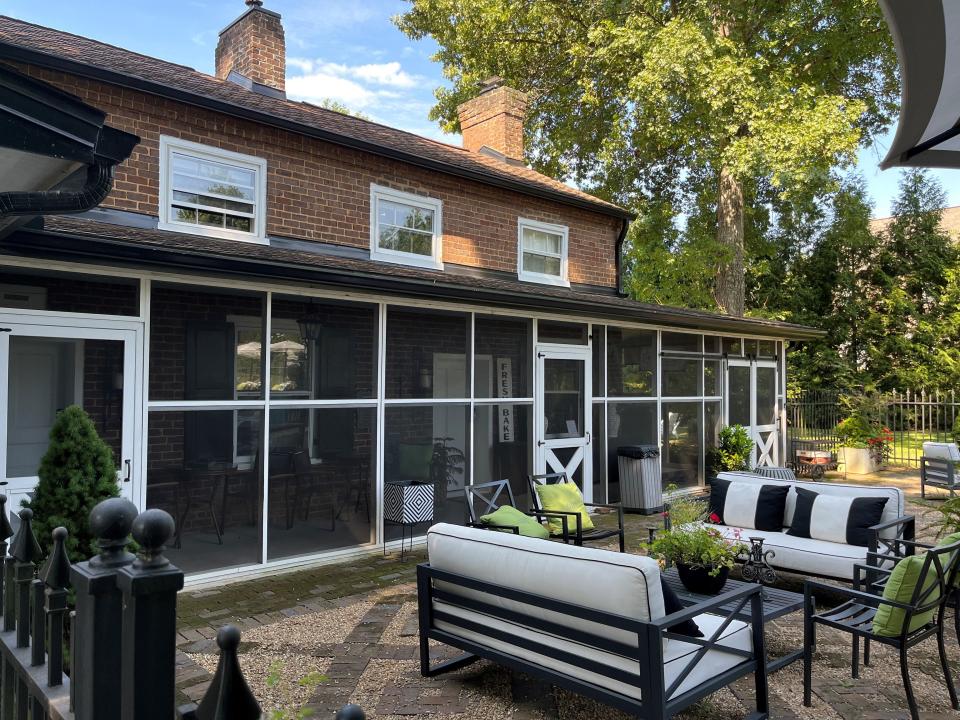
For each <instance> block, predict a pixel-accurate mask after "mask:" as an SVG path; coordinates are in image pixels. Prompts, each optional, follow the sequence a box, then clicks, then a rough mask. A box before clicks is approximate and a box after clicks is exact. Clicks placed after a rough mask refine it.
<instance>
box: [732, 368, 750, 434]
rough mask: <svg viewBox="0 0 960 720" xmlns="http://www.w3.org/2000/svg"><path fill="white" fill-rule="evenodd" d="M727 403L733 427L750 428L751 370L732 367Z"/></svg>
mask: <svg viewBox="0 0 960 720" xmlns="http://www.w3.org/2000/svg"><path fill="white" fill-rule="evenodd" d="M727 378H728V382H729V383H730V385H729V387H728V388H727V403H728V404H729V415H730V424H731V425H743V426H744V427H747V428H748V427H750V402H751V400H750V368H749V367H743V366H739V365H736V366H732V367H730V369H729V370H728V371H727Z"/></svg>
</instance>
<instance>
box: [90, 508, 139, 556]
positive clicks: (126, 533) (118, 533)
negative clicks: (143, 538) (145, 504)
mask: <svg viewBox="0 0 960 720" xmlns="http://www.w3.org/2000/svg"><path fill="white" fill-rule="evenodd" d="M136 517H137V506H136V505H134V504H133V503H132V502H130V501H129V500H127V499H126V498H121V497H114V498H109V499H107V500H104V501H103V502H101V503H98V504H97V505H96V506H94V508H93V510H91V511H90V530H91V531H92V532H93V534H94V535H95V536H96V537H97V545H98V546H99V547H100V555H98V556H97V557H95V558H92V559H91V560H90V563H91V564H92V565H95V566H96V565H100V566H107V567H110V566H118V565H127V564H129V563H130V562H132V561H133V555H131V554H130V553H128V552H127V551H126V547H127V543H128V542H129V541H130V529H131V528H132V527H133V521H134V520H135V519H136Z"/></svg>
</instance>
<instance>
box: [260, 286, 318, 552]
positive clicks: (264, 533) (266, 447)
mask: <svg viewBox="0 0 960 720" xmlns="http://www.w3.org/2000/svg"><path fill="white" fill-rule="evenodd" d="M263 308H264V313H265V315H266V317H265V318H264V324H263V326H262V327H263V329H264V331H263V332H264V337H263V340H262V342H261V343H260V348H261V351H262V352H263V355H264V361H263V363H262V364H261V368H263V375H264V377H263V379H262V381H261V383H260V386H261V387H262V388H263V419H262V420H261V421H260V427H261V432H262V433H263V437H262V440H261V443H260V448H261V450H260V452H261V453H263V454H262V455H261V458H260V473H261V478H260V486H261V487H262V488H263V505H262V506H261V509H260V512H261V513H262V515H261V517H260V527H261V529H262V530H261V537H260V562H261V564H265V563H266V562H267V557H268V555H267V551H268V543H269V539H270V538H269V537H268V533H269V531H270V528H269V522H268V520H269V519H270V337H271V333H272V322H273V293H272V292H271V291H269V290H268V291H267V297H266V300H265V302H264V303H263ZM308 450H309V448H308Z"/></svg>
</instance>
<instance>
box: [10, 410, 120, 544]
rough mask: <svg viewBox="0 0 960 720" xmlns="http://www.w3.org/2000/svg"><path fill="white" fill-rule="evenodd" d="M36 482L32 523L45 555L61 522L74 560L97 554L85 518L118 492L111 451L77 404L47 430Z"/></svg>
mask: <svg viewBox="0 0 960 720" xmlns="http://www.w3.org/2000/svg"><path fill="white" fill-rule="evenodd" d="M38 474H39V476H40V481H39V482H38V483H37V488H36V490H35V492H34V495H33V499H32V500H31V501H29V502H25V503H24V504H23V505H24V507H28V508H30V509H31V510H33V527H34V532H35V533H36V535H37V540H39V541H40V546H41V547H42V548H43V552H44V555H45V556H46V555H49V553H50V550H51V548H52V545H53V540H52V538H51V535H50V534H51V532H52V531H53V530H54V528H56V527H59V526H61V525H62V526H63V527H65V528H66V529H67V531H68V532H69V533H70V534H69V536H68V537H67V550H68V551H69V553H70V558H71V559H72V560H74V561H78V560H86V559H88V558H90V557H92V556H93V555H95V554H96V553H97V546H96V538H95V537H93V535H92V534H91V532H90V528H89V524H88V519H89V517H90V511H91V510H92V509H93V507H94V505H96V504H97V503H99V502H102V501H103V500H106V499H107V498H111V497H116V496H117V495H118V494H119V488H118V486H117V469H116V465H115V464H114V461H113V451H112V450H111V449H110V446H109V445H107V444H106V443H105V442H104V441H103V440H102V439H101V438H100V436H99V435H98V434H97V429H96V428H95V427H94V425H93V422H92V421H91V420H90V416H89V415H87V413H86V412H85V411H84V410H83V408H81V407H78V406H77V405H70V406H68V407H66V408H64V409H63V410H61V411H60V413H59V414H58V415H57V419H56V420H55V421H54V423H53V427H52V428H51V429H50V446H49V447H48V448H47V452H46V454H45V455H44V456H43V459H42V460H41V461H40V470H39V473H38Z"/></svg>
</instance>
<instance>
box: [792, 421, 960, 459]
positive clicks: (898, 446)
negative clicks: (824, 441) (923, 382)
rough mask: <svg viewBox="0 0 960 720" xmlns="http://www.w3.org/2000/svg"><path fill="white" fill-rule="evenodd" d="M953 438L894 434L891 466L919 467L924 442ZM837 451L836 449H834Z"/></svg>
mask: <svg viewBox="0 0 960 720" xmlns="http://www.w3.org/2000/svg"><path fill="white" fill-rule="evenodd" d="M791 439H794V440H803V439H810V440H817V439H819V438H816V437H812V435H808V434H804V435H799V434H798V435H792V436H791ZM952 439H953V438H951V437H948V436H946V435H945V434H943V433H940V434H939V435H937V434H934V433H928V432H920V431H916V430H913V431H903V432H894V433H893V452H892V453H891V456H890V465H893V466H907V467H917V466H919V464H920V456H921V455H922V454H923V443H924V442H931V441H933V442H948V441H951V440H952ZM834 449H836V447H834Z"/></svg>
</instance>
